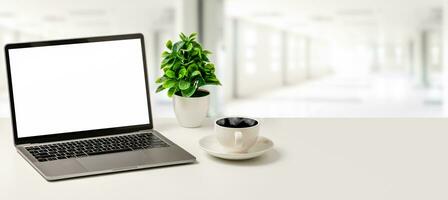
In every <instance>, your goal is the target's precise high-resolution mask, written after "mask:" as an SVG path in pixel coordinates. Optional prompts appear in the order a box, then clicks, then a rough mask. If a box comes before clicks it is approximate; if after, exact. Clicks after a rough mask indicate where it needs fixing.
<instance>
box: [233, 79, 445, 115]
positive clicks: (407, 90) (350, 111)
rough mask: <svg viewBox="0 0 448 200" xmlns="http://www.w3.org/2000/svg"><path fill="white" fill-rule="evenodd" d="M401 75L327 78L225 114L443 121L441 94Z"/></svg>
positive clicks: (237, 104) (257, 99)
mask: <svg viewBox="0 0 448 200" xmlns="http://www.w3.org/2000/svg"><path fill="white" fill-rule="evenodd" d="M406 77H407V76H405V75H403V74H375V75H368V76H364V77H357V78H353V77H351V78H348V77H341V76H330V77H326V78H322V79H319V80H315V81H309V82H306V83H304V84H301V85H297V86H289V87H284V88H281V89H278V90H275V91H272V92H269V93H266V94H262V95H259V96H254V97H252V98H247V99H240V100H235V101H232V102H230V103H229V104H227V105H226V106H225V111H224V114H225V115H244V116H257V117H268V116H269V117H416V116H418V117H441V116H443V109H442V105H441V101H440V100H439V99H440V98H439V97H440V96H441V92H439V91H437V90H435V89H431V90H428V89H419V88H418V87H415V86H412V85H413V84H412V81H411V80H409V79H407V78H406Z"/></svg>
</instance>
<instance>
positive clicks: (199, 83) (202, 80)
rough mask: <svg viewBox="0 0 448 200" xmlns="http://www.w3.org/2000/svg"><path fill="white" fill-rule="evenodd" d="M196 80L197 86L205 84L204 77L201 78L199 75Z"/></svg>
mask: <svg viewBox="0 0 448 200" xmlns="http://www.w3.org/2000/svg"><path fill="white" fill-rule="evenodd" d="M196 81H197V86H198V87H202V86H204V85H205V84H206V82H205V80H204V78H202V77H199V78H198V79H197V80H196Z"/></svg>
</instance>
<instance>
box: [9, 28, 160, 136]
mask: <svg viewBox="0 0 448 200" xmlns="http://www.w3.org/2000/svg"><path fill="white" fill-rule="evenodd" d="M129 39H140V42H141V48H142V51H141V52H142V58H143V68H144V69H143V71H144V78H145V85H146V99H147V103H148V117H149V123H148V124H139V125H132V126H122V127H110V128H103V129H95V130H85V131H75V132H67V133H48V135H39V136H32V137H21V138H19V137H18V133H17V122H16V115H15V107H14V90H13V87H12V86H13V82H14V80H12V77H11V66H10V60H9V50H11V49H20V48H33V47H44V46H55V45H68V44H81V43H93V42H105V41H117V40H129ZM5 58H6V60H5V61H6V72H7V78H8V90H9V100H10V108H11V122H12V130H13V134H14V144H15V145H20V144H31V143H44V142H54V141H62V140H72V139H82V138H88V137H98V136H106V135H116V134H122V133H128V132H134V131H139V130H145V129H152V128H153V121H152V114H151V102H150V95H149V91H150V90H149V80H148V70H147V64H146V53H145V40H144V36H143V34H141V33H135V34H125V35H111V36H100V37H88V38H76V39H64V40H52V41H39V42H26V43H14V44H7V45H6V46H5Z"/></svg>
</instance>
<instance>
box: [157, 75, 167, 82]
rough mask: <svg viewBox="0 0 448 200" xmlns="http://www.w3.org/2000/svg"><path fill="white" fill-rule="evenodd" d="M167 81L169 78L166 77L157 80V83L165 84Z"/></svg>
mask: <svg viewBox="0 0 448 200" xmlns="http://www.w3.org/2000/svg"><path fill="white" fill-rule="evenodd" d="M166 80H167V78H166V77H165V76H162V77H159V78H158V79H157V80H156V83H163V82H164V81H166Z"/></svg>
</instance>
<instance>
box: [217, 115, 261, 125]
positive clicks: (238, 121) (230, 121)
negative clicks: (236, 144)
mask: <svg viewBox="0 0 448 200" xmlns="http://www.w3.org/2000/svg"><path fill="white" fill-rule="evenodd" d="M216 124H218V125H220V126H223V127H227V128H248V127H252V126H255V125H257V124H258V122H257V120H254V119H249V118H244V117H227V118H222V119H220V120H218V121H216Z"/></svg>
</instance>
